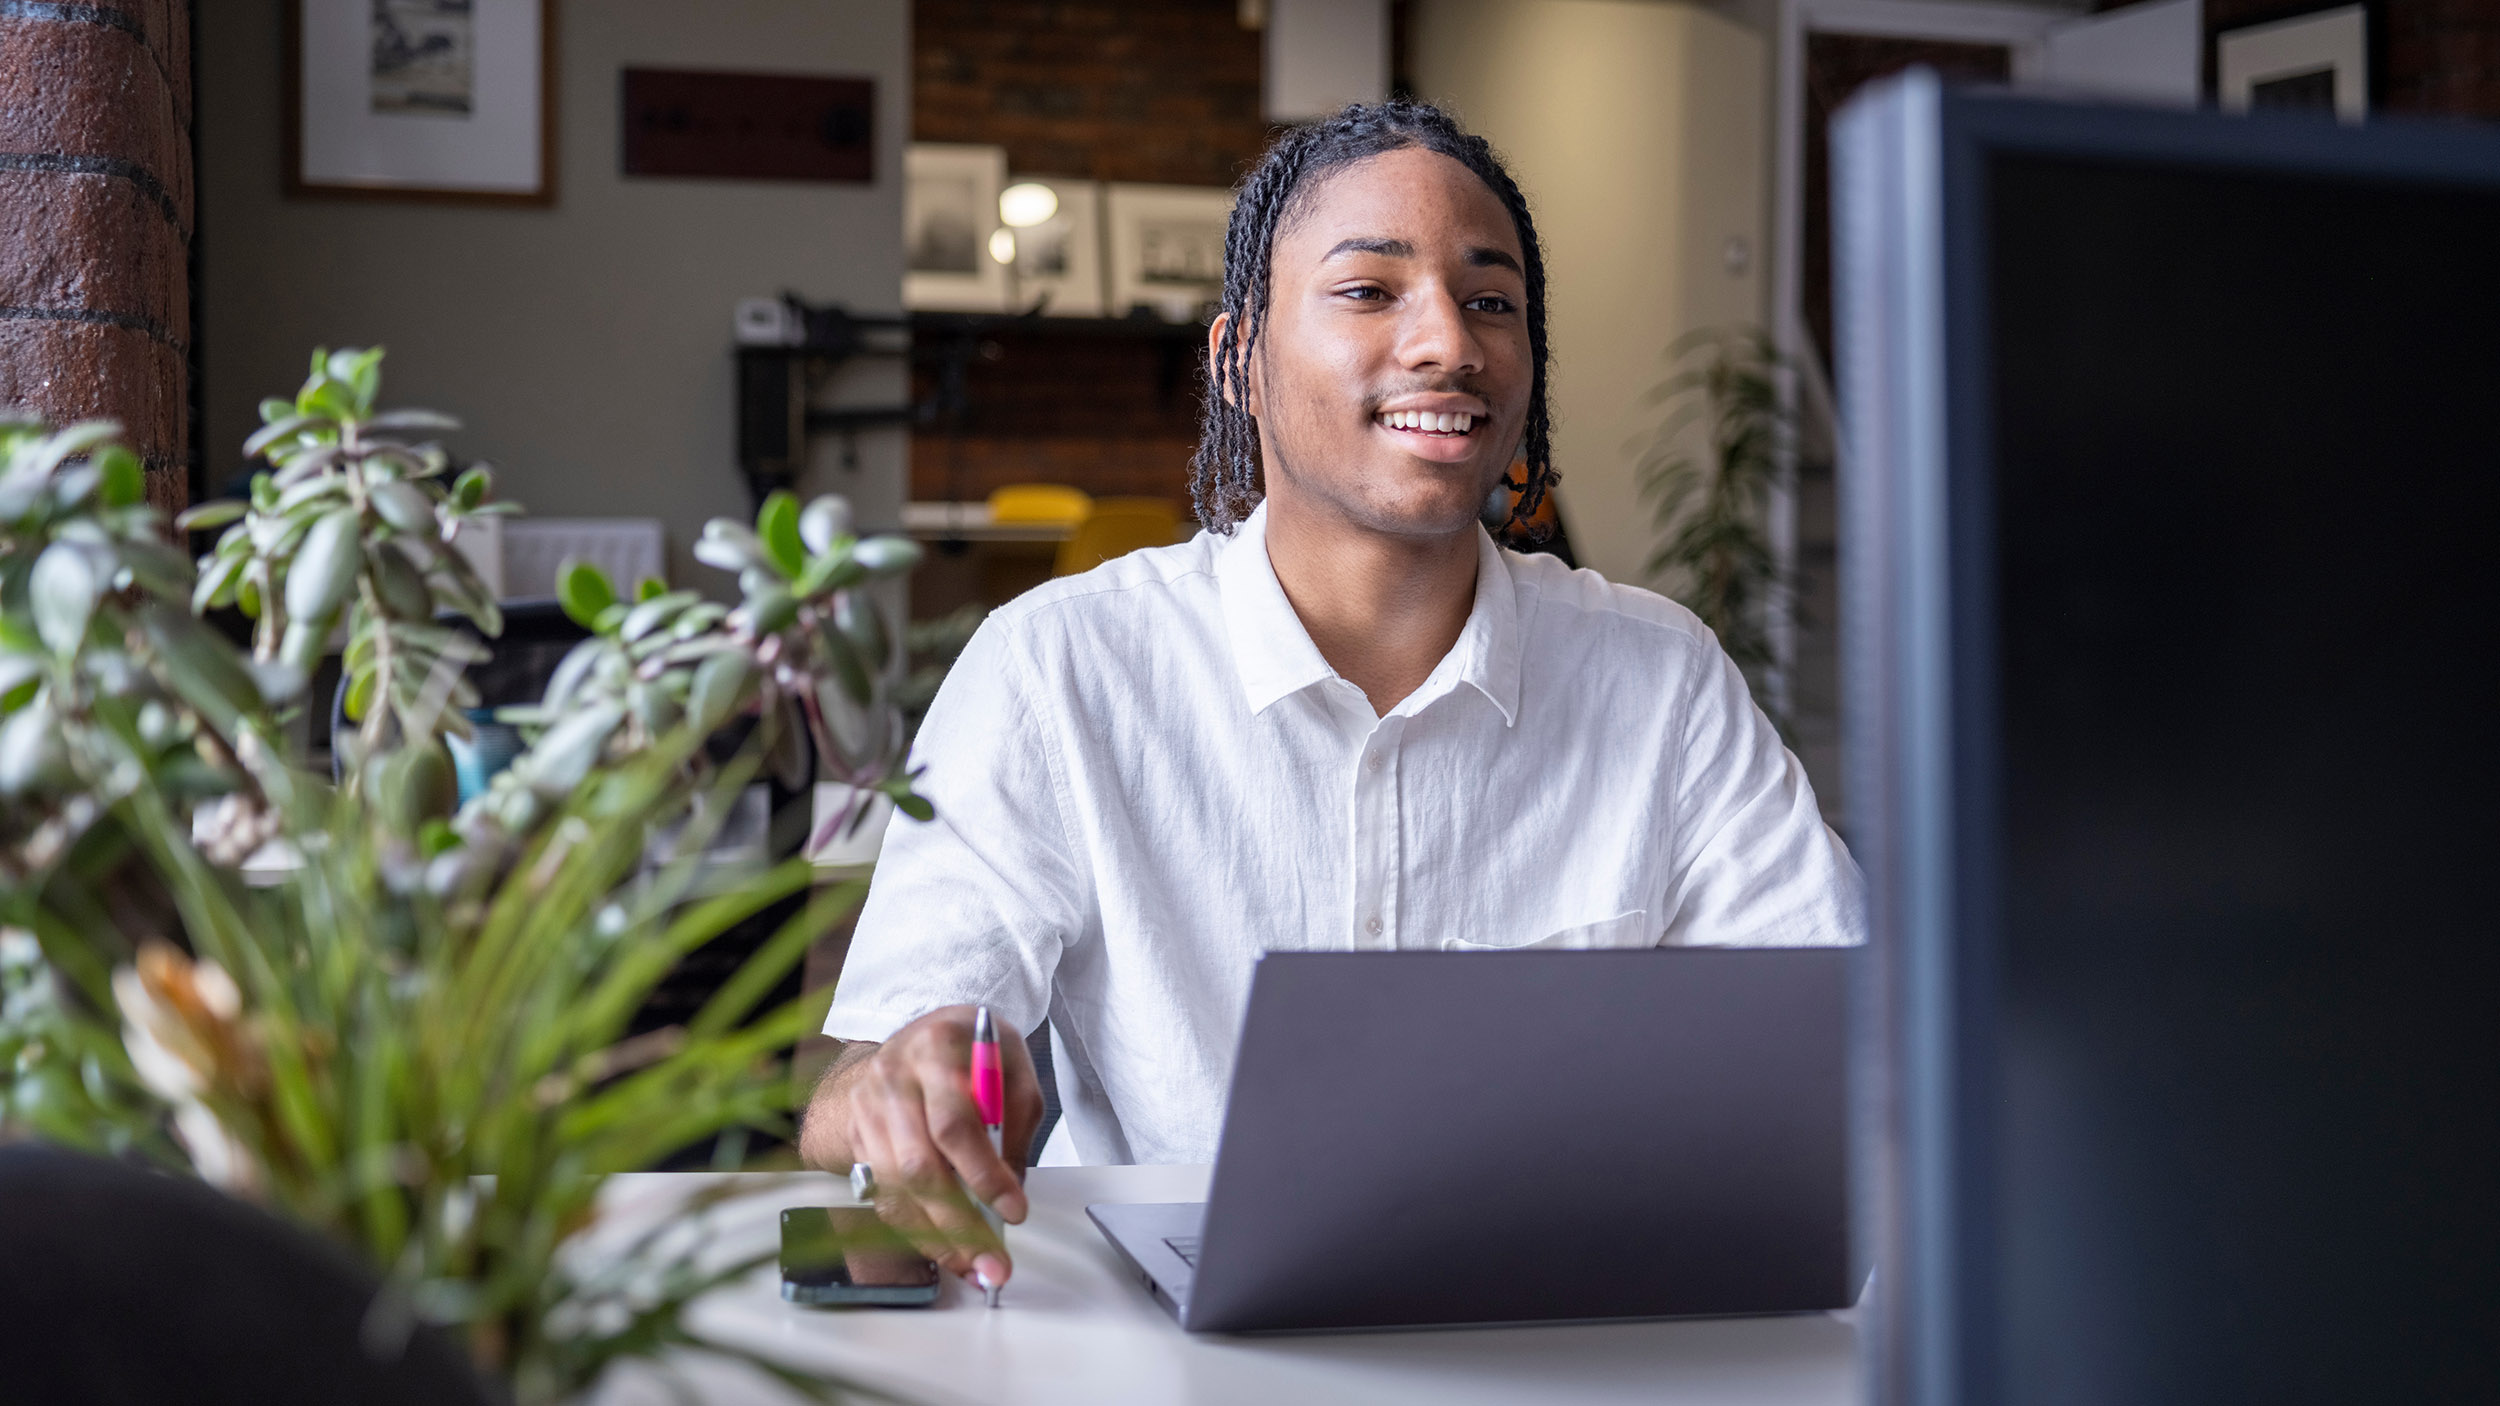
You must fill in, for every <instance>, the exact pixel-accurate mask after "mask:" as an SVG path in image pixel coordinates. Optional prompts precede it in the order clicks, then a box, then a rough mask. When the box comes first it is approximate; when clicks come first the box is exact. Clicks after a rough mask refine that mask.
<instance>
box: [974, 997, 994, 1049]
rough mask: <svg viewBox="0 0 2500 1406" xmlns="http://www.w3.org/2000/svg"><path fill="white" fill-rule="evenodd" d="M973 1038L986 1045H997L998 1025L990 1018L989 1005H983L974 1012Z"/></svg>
mask: <svg viewBox="0 0 2500 1406" xmlns="http://www.w3.org/2000/svg"><path fill="white" fill-rule="evenodd" d="M972 1038H973V1040H974V1041H975V1042H977V1043H980V1044H984V1045H995V1044H997V1043H998V1026H997V1023H996V1022H994V1021H992V1020H991V1019H990V1008H989V1007H987V1006H983V1007H981V1008H980V1009H979V1010H977V1011H975V1012H973V1016H972Z"/></svg>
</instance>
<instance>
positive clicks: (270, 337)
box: [194, 0, 911, 589]
mask: <svg viewBox="0 0 2500 1406" xmlns="http://www.w3.org/2000/svg"><path fill="white" fill-rule="evenodd" d="M282 3H293V0H217V3H216V4H214V5H204V6H202V7H200V13H199V18H198V20H197V30H196V33H195V37H194V42H195V44H196V45H197V46H198V49H199V54H200V85H199V86H200V93H199V112H200V123H201V130H200V141H199V187H200V242H201V250H202V278H201V294H202V299H203V303H204V309H203V316H202V318H201V327H200V334H201V349H202V354H203V361H204V376H203V379H202V384H201V388H200V392H199V394H200V395H201V396H202V397H203V404H204V406H205V409H206V416H207V445H206V447H207V450H208V465H209V478H210V482H211V483H212V485H214V484H216V483H220V482H222V481H223V480H225V479H226V478H227V477H228V476H229V475H230V474H232V473H233V472H235V471H236V470H238V469H240V468H241V467H242V465H241V461H240V456H239V454H238V453H237V450H236V446H238V445H239V444H241V442H242V440H243V438H244V436H245V435H247V434H248V433H250V431H251V429H252V428H253V427H254V425H255V424H256V421H257V417H256V415H255V413H254V410H253V406H254V404H255V403H256V402H257V401H258V399H259V398H260V397H261V396H263V395H268V394H272V393H289V394H291V393H292V392H293V390H294V388H295V386H296V385H297V384H298V383H299V382H300V381H301V380H302V379H303V375H304V359H305V355H306V353H307V352H308V351H309V350H310V349H311V348H312V347H313V346H314V345H315V344H317V343H322V344H328V345H332V346H339V345H363V344H371V343H380V344H382V345H383V346H386V347H388V348H389V349H390V357H389V359H388V360H387V361H386V362H385V363H384V383H385V387H386V395H387V397H388V398H389V399H391V400H392V401H395V402H397V403H400V404H410V405H425V406H430V407H433V408H436V409H440V410H444V411H447V412H449V413H451V414H454V415H457V416H459V417H460V418H461V419H462V420H464V421H465V422H466V426H467V427H466V429H465V430H463V431H462V432H461V433H460V434H459V435H458V436H456V437H455V438H454V440H453V443H454V444H455V446H456V447H457V448H458V449H459V450H460V451H461V452H463V453H466V454H471V455H475V456H477V457H481V458H485V459H488V460H491V461H493V462H494V463H495V465H496V466H497V468H498V469H499V470H500V471H501V476H502V478H501V482H502V490H503V492H504V494H505V496H508V497H511V498H514V499H517V500H519V501H520V502H522V503H524V504H525V505H527V506H528V507H529V508H530V510H531V511H532V512H534V513H536V514H539V515H541V516H548V517H560V516H606V515H621V516H645V517H657V518H660V519H662V520H663V521H664V522H666V524H667V526H668V531H669V536H670V558H671V575H672V576H673V577H674V578H675V579H676V580H678V581H679V582H681V583H692V584H698V585H704V586H708V587H712V588H715V589H720V588H724V587H726V585H727V584H728V583H727V582H726V581H725V580H723V579H722V578H720V577H719V574H718V573H716V572H714V571H712V570H710V569H709V568H707V567H702V566H698V565H696V564H695V563H694V562H693V560H692V559H691V558H690V557H689V556H688V555H687V547H688V545H689V544H690V543H691V542H692V541H693V540H694V536H695V534H696V533H697V532H698V531H699V530H700V529H701V527H702V524H703V522H704V520H705V519H706V518H709V517H712V516H715V515H718V514H723V513H744V512H747V511H749V507H748V502H747V494H746V488H745V485H744V482H743V480H742V479H741V478H740V477H739V475H738V472H737V458H736V431H735V419H734V410H735V407H734V406H733V404H732V379H731V361H730V307H731V304H732V303H733V302H734V301H735V300H736V299H737V298H739V297H740V296H743V295H747V294H766V295H770V294H775V293H778V292H780V291H781V290H782V289H784V288H788V289H793V290H795V291H797V292H798V293H799V294H801V295H802V296H804V297H806V298H808V299H810V300H811V301H817V302H832V301H839V302H843V303H846V304H848V305H849V306H850V307H851V308H852V309H853V310H854V311H858V312H863V313H885V314H889V315H890V314H892V313H894V312H896V311H898V310H899V309H900V306H901V281H902V194H901V189H902V188H901V184H900V179H899V178H900V174H901V170H902V150H903V145H904V143H905V141H906V140H907V138H908V135H909V127H910V120H911V101H910V98H911V94H910V90H909V81H910V57H911V56H910V47H911V13H910V5H909V0H841V3H827V0H702V3H699V4H697V3H691V0H564V3H562V5H561V7H560V8H561V15H560V23H559V25H558V29H557V36H558V37H557V43H558V45H559V48H560V52H561V62H562V78H561V84H562V89H561V101H562V109H561V113H562V115H561V124H562V125H561V132H560V139H561V153H562V154H561V157H560V167H559V171H558V196H557V203H556V205H555V207H554V208H553V209H546V210H505V209H479V208H467V207H461V206H454V205H409V204H396V203H393V204H382V203H368V202H361V201H340V200H309V199H308V200H289V199H287V198H285V197H284V196H283V195H281V194H280V190H279V180H280V161H279V157H280V152H279V146H278V133H279V120H280V114H279V107H278V105H279V103H280V101H281V100H282V93H283V91H284V89H283V84H282V82H281V75H280V70H279V45H280V35H281V29H280V17H281V14H282V10H281V4H282ZM628 65H652V66H660V67H671V68H720V69H757V70H765V71H771V72H781V73H823V74H840V75H858V76H866V77H871V78H874V79H875V80H876V83H877V112H876V123H877V155H876V169H877V180H876V181H875V183H874V184H872V185H831V184H817V183H800V182H781V181H697V180H676V179H669V180H655V179H650V178H637V179H633V180H627V179H625V178H623V177H622V176H620V175H619V173H618V163H619V153H620V132H619V125H618V123H619V118H618V102H619V84H620V78H619V75H620V71H621V70H622V69H624V68H625V67H627V66H628ZM830 390H831V394H832V396H833V397H834V398H837V399H839V400H841V401H844V402H848V403H858V404H869V403H880V404H882V403H892V402H895V401H898V400H899V399H900V398H901V397H902V396H904V395H905V394H906V393H907V389H906V384H905V380H904V376H903V369H902V367H901V366H900V365H899V363H895V362H886V363H883V364H868V363H862V364H861V365H859V366H858V367H857V368H855V369H854V370H852V371H849V372H846V373H845V375H844V376H843V377H842V379H841V380H840V381H839V382H838V383H837V384H836V385H835V386H833V387H831V388H830ZM907 452H908V448H907V444H906V441H905V437H904V436H903V435H902V434H901V433H900V432H899V431H891V430H889V431H881V432H877V433H873V434H870V435H867V436H864V437H863V438H862V439H861V441H860V464H861V466H860V469H859V471H858V472H857V473H855V474H854V473H850V472H847V471H845V470H843V469H841V468H840V467H838V466H837V463H836V460H837V459H838V457H839V455H838V448H837V445H836V444H834V443H832V442H828V443H826V444H824V445H823V446H821V447H820V448H819V451H818V453H817V456H816V460H815V462H814V464H813V465H812V466H811V468H810V471H809V473H808V475H807V478H806V480H805V482H804V483H803V484H802V487H803V488H804V489H806V490H808V491H819V492H821V491H843V492H849V493H851V494H852V496H853V497H854V499H855V500H856V501H857V502H858V503H859V505H860V510H861V515H862V518H863V520H864V521H867V522H870V523H880V522H883V523H891V522H893V521H895V520H896V518H897V517H898V515H899V504H900V501H901V498H902V494H903V486H904V484H905V482H906V481H907V475H906V473H905V468H906V464H905V459H904V456H905V454H906V453H907Z"/></svg>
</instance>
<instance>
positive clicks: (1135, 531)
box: [1051, 498, 1181, 576]
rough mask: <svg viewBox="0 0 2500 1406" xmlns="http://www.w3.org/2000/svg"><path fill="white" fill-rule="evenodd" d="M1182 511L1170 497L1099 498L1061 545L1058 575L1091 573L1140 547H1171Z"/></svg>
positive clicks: (1057, 568)
mask: <svg viewBox="0 0 2500 1406" xmlns="http://www.w3.org/2000/svg"><path fill="white" fill-rule="evenodd" d="M1180 530H1181V513H1180V508H1179V507H1178V506H1177V505H1175V504H1174V503H1173V502H1172V500H1171V499H1169V498H1097V499H1095V500H1094V510H1093V511H1092V512H1090V513H1087V514H1086V515H1085V520H1084V521H1082V522H1079V523H1078V524H1077V525H1076V531H1075V532H1074V533H1072V534H1070V535H1069V537H1068V540H1067V541H1065V542H1062V543H1060V544H1059V564H1058V565H1057V566H1055V567H1053V568H1052V569H1051V574H1052V575H1054V576H1074V575H1075V574H1077V573H1078V572H1080V571H1091V570H1093V569H1094V568H1095V567H1097V566H1100V565H1102V564H1103V563H1104V562H1107V561H1109V560H1111V559H1112V558H1113V557H1117V556H1126V555H1128V554H1129V553H1130V552H1133V551H1136V550H1137V549H1138V548H1140V547H1168V546H1171V545H1172V543H1173V541H1174V539H1176V538H1178V537H1179V536H1180Z"/></svg>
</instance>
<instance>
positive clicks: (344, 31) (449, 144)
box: [284, 0, 556, 205]
mask: <svg viewBox="0 0 2500 1406" xmlns="http://www.w3.org/2000/svg"><path fill="white" fill-rule="evenodd" d="M286 16H287V30H286V41H287V42H286V58H285V64H284V67H285V70H286V84H287V100H286V109H285V110H286V134H285V142H284V145H285V149H286V188H287V192H288V193H289V194H290V195H330V196H353V197H363V198H370V199H388V200H437V201H459V202H468V203H474V204H488V205H552V204H554V203H555V198H556V29H555V25H556V6H555V0H289V3H288V4H287V6H286Z"/></svg>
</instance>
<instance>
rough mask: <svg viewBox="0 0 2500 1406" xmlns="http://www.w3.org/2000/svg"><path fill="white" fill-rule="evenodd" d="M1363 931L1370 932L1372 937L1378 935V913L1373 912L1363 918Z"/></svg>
mask: <svg viewBox="0 0 2500 1406" xmlns="http://www.w3.org/2000/svg"><path fill="white" fill-rule="evenodd" d="M1363 931H1365V932H1367V933H1370V934H1371V935H1372V936H1374V937H1378V936H1380V915H1379V914H1378V913H1374V914H1372V915H1371V916H1370V917H1368V918H1365V919H1364V920H1363Z"/></svg>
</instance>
